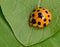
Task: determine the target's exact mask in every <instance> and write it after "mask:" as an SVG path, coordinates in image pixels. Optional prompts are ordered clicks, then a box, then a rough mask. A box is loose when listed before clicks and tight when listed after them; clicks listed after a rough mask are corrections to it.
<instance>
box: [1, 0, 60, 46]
mask: <svg viewBox="0 0 60 47" xmlns="http://www.w3.org/2000/svg"><path fill="white" fill-rule="evenodd" d="M59 2H60V0H44V1H43V0H41V3H40V4H41V5H40V6H41V7H44V8H48V9H49V10H50V11H51V12H52V17H53V18H52V21H51V23H50V25H48V26H47V27H45V28H43V29H38V28H33V27H30V26H29V16H30V13H31V12H32V10H33V9H34V8H36V7H37V4H38V0H25V1H24V0H1V8H2V11H3V14H4V16H5V18H6V20H7V21H8V23H9V24H10V26H11V28H12V30H13V32H14V34H15V36H16V38H17V39H18V40H19V41H20V42H21V43H22V44H23V45H25V46H30V45H33V44H36V43H39V42H43V41H44V40H46V39H47V38H49V37H51V36H52V35H54V34H55V33H56V32H57V30H58V29H59V28H60V25H59V24H60V20H59V18H60V16H59V15H60V14H59V13H60V11H59V10H60V7H58V6H60V5H59Z"/></svg>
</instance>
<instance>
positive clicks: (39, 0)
mask: <svg viewBox="0 0 60 47" xmlns="http://www.w3.org/2000/svg"><path fill="white" fill-rule="evenodd" d="M40 2H41V0H38V8H39V7H40Z"/></svg>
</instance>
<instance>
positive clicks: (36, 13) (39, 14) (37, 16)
mask: <svg viewBox="0 0 60 47" xmlns="http://www.w3.org/2000/svg"><path fill="white" fill-rule="evenodd" d="M51 19H52V14H51V12H50V11H49V10H48V9H46V8H41V7H39V8H37V9H35V10H33V12H32V13H31V15H30V20H29V24H30V26H34V27H39V28H43V27H45V26H47V25H48V24H49V23H50V21H51Z"/></svg>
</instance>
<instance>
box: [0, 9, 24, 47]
mask: <svg viewBox="0 0 60 47" xmlns="http://www.w3.org/2000/svg"><path fill="white" fill-rule="evenodd" d="M0 47H23V45H21V44H20V43H19V42H18V41H17V40H16V38H15V36H14V35H13V33H12V30H11V29H10V27H9V25H8V23H7V22H6V20H5V18H4V16H3V14H2V12H1V8H0Z"/></svg>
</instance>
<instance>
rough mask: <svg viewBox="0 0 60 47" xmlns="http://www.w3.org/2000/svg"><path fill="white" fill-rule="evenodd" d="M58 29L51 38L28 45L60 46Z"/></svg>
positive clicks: (40, 46)
mask: <svg viewBox="0 0 60 47" xmlns="http://www.w3.org/2000/svg"><path fill="white" fill-rule="evenodd" d="M58 31H59V32H58V33H56V34H55V35H54V36H52V37H51V38H49V39H47V40H45V41H43V42H42V43H38V44H35V45H32V46H30V47H60V29H59V30H58Z"/></svg>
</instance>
